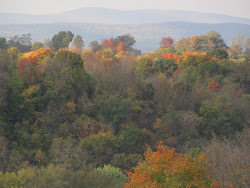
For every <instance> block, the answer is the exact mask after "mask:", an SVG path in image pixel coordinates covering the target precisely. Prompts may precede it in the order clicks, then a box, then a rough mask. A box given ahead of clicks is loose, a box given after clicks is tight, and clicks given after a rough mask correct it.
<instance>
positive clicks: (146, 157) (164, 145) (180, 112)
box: [0, 31, 250, 188]
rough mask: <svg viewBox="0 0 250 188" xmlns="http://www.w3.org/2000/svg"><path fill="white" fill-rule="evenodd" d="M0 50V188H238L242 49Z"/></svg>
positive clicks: (239, 40) (66, 36) (249, 41)
mask: <svg viewBox="0 0 250 188" xmlns="http://www.w3.org/2000/svg"><path fill="white" fill-rule="evenodd" d="M135 42H136V41H135V39H134V37H133V36H131V35H129V34H127V35H122V36H117V37H116V38H110V39H104V40H103V41H102V42H101V43H99V42H98V41H92V42H91V43H90V45H89V46H88V47H85V45H84V40H83V38H82V37H81V36H79V35H78V36H74V34H73V33H72V32H70V31H61V32H59V33H58V34H55V35H54V36H53V38H51V39H48V40H46V41H45V42H44V43H40V42H35V43H33V44H32V36H31V35H30V34H23V35H21V36H15V37H13V38H11V39H10V40H6V39H5V38H3V37H2V38H0V48H1V49H0V171H1V172H0V187H3V188H9V187H41V188H44V187H60V188H61V187H74V188H75V187H87V188H88V187H90V188H95V187H114V188H118V187H131V188H135V187H157V188H158V187H173V188H175V187H250V180H249V177H250V172H249V169H250V158H249V156H250V137H249V135H250V128H249V125H250V61H249V60H250V38H245V37H244V36H243V35H240V34H239V35H238V36H235V37H234V38H233V39H232V45H231V46H230V47H229V46H227V45H226V44H225V43H224V40H223V39H222V37H221V35H220V34H219V33H217V32H215V31H210V32H208V33H207V34H205V35H200V36H194V37H191V38H182V39H180V40H178V41H174V40H173V39H172V38H170V37H166V38H162V40H161V41H159V49H157V50H155V51H153V52H148V53H145V54H141V52H140V51H139V50H137V49H135V48H134V47H133V46H134V44H135Z"/></svg>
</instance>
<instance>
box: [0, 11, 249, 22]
mask: <svg viewBox="0 0 250 188" xmlns="http://www.w3.org/2000/svg"><path fill="white" fill-rule="evenodd" d="M162 22H193V23H243V24H250V19H247V18H238V17H232V16H227V15H223V14H215V13H202V12H193V11H181V10H130V11H121V10H114V9H105V8H80V9H76V10H72V11H68V12H64V13H60V14H50V15H30V14H13V13H0V24H35V23H102V24H144V23H162Z"/></svg>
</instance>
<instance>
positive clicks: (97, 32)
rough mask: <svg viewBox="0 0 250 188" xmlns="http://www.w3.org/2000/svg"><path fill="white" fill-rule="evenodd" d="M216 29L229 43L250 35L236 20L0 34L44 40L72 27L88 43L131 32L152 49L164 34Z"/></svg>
mask: <svg viewBox="0 0 250 188" xmlns="http://www.w3.org/2000/svg"><path fill="white" fill-rule="evenodd" d="M210 30H214V31H217V32H219V33H220V34H221V36H222V37H223V39H224V40H225V41H226V43H227V45H230V41H231V38H232V37H234V36H236V35H237V34H238V33H241V34H243V35H244V36H245V37H250V25H247V24H237V23H220V24H204V23H187V22H167V23H157V24H90V23H64V24H63V23H57V24H16V25H13V24H10V25H0V37H6V38H10V37H12V36H14V35H21V34H26V33H31V34H32V38H33V42H34V41H41V42H43V41H44V40H45V38H52V37H53V35H55V34H57V33H58V32H59V31H72V32H73V33H74V34H75V35H81V36H82V37H83V39H84V41H85V46H86V47H87V46H88V43H89V42H90V41H93V40H98V41H99V42H101V40H103V39H105V38H110V37H117V36H119V35H123V34H127V33H130V34H132V35H133V36H134V37H135V39H136V45H135V48H138V49H140V50H142V52H147V51H152V50H154V49H157V48H158V47H159V42H160V40H161V38H162V37H169V36H170V37H172V38H174V39H175V40H178V39H180V38H181V37H191V36H197V35H202V34H206V33H207V32H208V31H210Z"/></svg>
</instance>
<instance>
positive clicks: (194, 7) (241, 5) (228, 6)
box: [0, 0, 250, 18]
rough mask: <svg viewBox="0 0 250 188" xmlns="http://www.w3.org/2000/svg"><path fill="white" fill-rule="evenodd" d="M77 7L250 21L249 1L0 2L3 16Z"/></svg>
mask: <svg viewBox="0 0 250 188" xmlns="http://www.w3.org/2000/svg"><path fill="white" fill-rule="evenodd" d="M80 7H105V8H112V9H119V10H135V9H164V10H191V11H200V12H211V13H221V14H227V15H231V16H237V17H245V18H250V0H0V12H5V13H6V12H10V13H31V14H48V13H58V12H64V11H67V10H73V9H77V8H80Z"/></svg>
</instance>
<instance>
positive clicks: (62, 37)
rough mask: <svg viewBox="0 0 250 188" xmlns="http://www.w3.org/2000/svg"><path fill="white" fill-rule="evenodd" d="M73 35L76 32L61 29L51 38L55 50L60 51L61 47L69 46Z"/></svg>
mask: <svg viewBox="0 0 250 188" xmlns="http://www.w3.org/2000/svg"><path fill="white" fill-rule="evenodd" d="M73 37H74V34H73V33H72V32H71V31H67V32H66V31H60V32H59V33H58V34H56V35H54V36H53V38H52V40H51V41H52V48H53V50H54V51H58V50H59V49H60V48H68V47H69V43H70V42H71V41H72V39H73Z"/></svg>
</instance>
